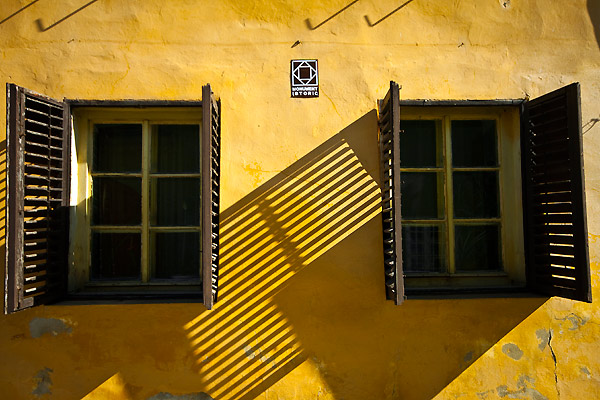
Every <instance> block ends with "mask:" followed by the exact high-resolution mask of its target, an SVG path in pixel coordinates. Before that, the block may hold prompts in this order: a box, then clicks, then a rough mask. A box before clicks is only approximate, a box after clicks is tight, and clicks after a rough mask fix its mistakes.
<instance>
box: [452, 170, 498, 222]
mask: <svg viewBox="0 0 600 400" xmlns="http://www.w3.org/2000/svg"><path fill="white" fill-rule="evenodd" d="M452 179H453V185H454V187H453V189H454V190H453V191H454V217H455V218H498V217H500V208H499V204H498V171H468V172H466V171H457V172H454V173H453V174H452Z"/></svg>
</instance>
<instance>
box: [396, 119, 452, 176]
mask: <svg viewBox="0 0 600 400" xmlns="http://www.w3.org/2000/svg"><path fill="white" fill-rule="evenodd" d="M401 129H402V130H403V132H401V133H400V165H401V166H402V168H410V167H439V166H440V165H441V163H442V152H441V150H440V143H441V129H440V121H439V120H437V121H434V120H425V121H422V120H421V121H411V120H408V121H402V122H401Z"/></svg>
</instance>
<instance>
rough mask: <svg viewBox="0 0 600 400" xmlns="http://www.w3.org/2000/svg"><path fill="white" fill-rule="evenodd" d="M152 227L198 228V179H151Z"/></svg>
mask: <svg viewBox="0 0 600 400" xmlns="http://www.w3.org/2000/svg"><path fill="white" fill-rule="evenodd" d="M150 192H151V193H150V196H151V199H152V200H151V201H152V203H151V214H150V222H151V224H152V225H154V226H200V178H152V179H151V189H150Z"/></svg>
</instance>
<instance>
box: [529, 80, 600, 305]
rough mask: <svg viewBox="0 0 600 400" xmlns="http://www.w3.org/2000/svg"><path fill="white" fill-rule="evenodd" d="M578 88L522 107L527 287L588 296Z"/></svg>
mask: <svg viewBox="0 0 600 400" xmlns="http://www.w3.org/2000/svg"><path fill="white" fill-rule="evenodd" d="M579 90H580V89H579V83H574V84H571V85H569V86H566V87H563V88H561V89H558V90H556V91H554V92H551V93H548V94H546V95H544V96H542V97H539V98H537V99H534V100H532V101H529V102H526V103H524V105H523V108H522V118H521V124H522V127H521V133H522V135H521V139H522V156H523V161H522V169H523V202H524V207H523V211H524V218H525V249H526V255H525V257H526V264H527V282H528V286H529V287H530V288H531V289H533V290H535V291H537V292H540V293H543V294H546V295H550V296H560V297H565V298H569V299H573V300H581V301H587V302H591V301H592V293H591V286H590V266H589V256H588V241H587V224H586V210H585V188H584V174H583V153H582V134H581V109H580V99H579Z"/></svg>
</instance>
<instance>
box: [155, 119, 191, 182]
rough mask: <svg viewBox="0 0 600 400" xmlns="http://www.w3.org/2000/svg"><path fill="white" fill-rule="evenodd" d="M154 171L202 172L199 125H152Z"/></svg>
mask: <svg viewBox="0 0 600 400" xmlns="http://www.w3.org/2000/svg"><path fill="white" fill-rule="evenodd" d="M151 165H152V167H151V170H152V172H153V173H182V172H188V173H193V172H200V126H199V125H152V163H151Z"/></svg>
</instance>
